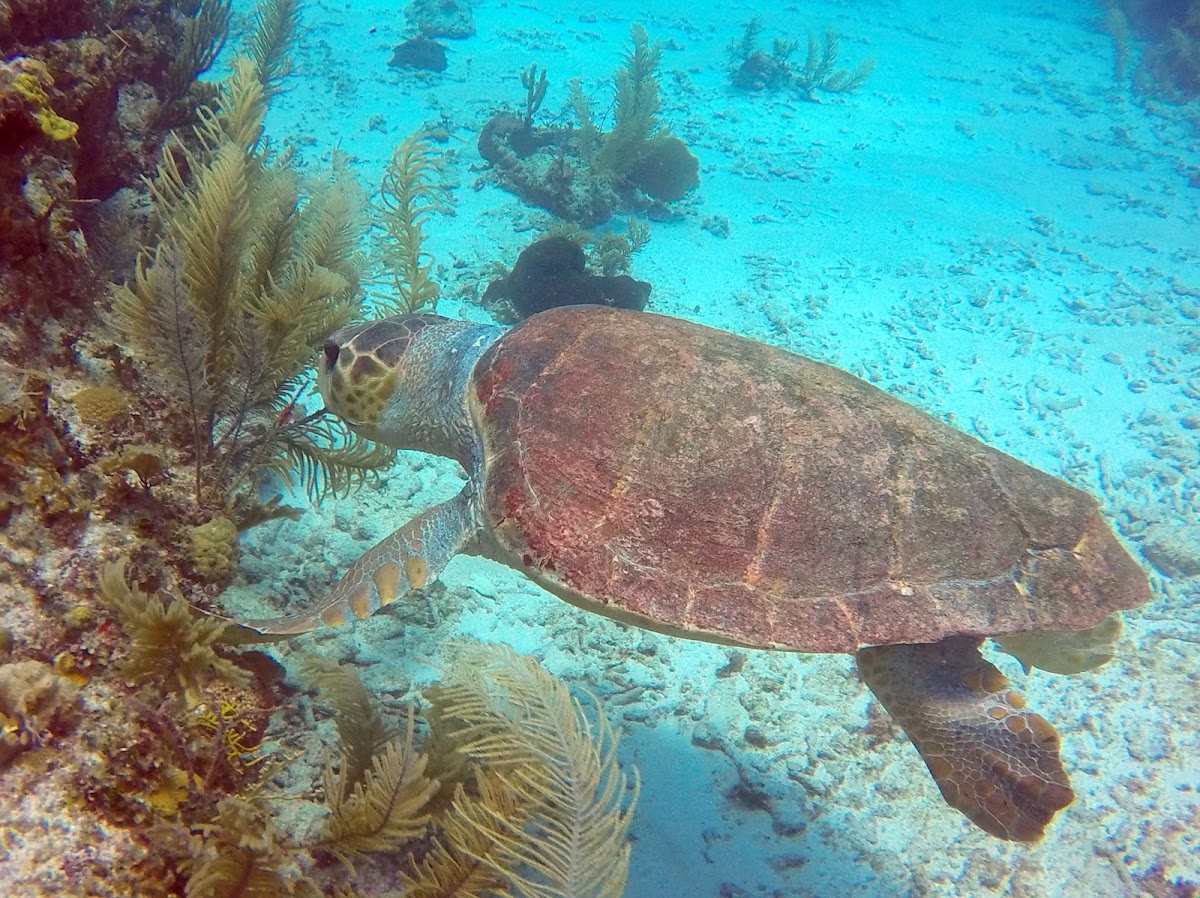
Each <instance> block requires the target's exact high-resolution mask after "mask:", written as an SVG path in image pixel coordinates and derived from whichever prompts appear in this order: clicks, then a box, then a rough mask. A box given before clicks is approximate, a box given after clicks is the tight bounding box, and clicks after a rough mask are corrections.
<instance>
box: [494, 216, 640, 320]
mask: <svg viewBox="0 0 1200 898" xmlns="http://www.w3.org/2000/svg"><path fill="white" fill-rule="evenodd" d="M615 241H621V242H623V243H624V246H625V250H624V253H621V251H620V249H618V248H617V247H615V246H612V243H613V242H615ZM633 251H634V246H633V244H632V243H631V242H630V241H629V240H627V239H626V238H624V237H621V236H620V235H614V240H613V241H609V248H608V249H607V250H605V249H603V248H602V254H603V255H602V258H604V259H605V261H604V262H602V264H603V265H604V266H605V269H606V273H604V274H590V273H588V271H587V270H586V268H587V257H586V255H585V254H584V251H583V248H582V247H581V246H580V245H579V244H578V243H577V242H576V241H575V240H572V239H571V238H569V237H564V236H551V237H545V238H543V239H541V240H538V241H536V242H534V243H532V244H530V245H529V246H527V247H526V248H525V249H524V250H522V251H521V255H520V256H518V257H517V262H516V264H515V265H514V266H513V270H512V271H511V272H510V273H508V274H507V275H505V276H504V277H502V278H498V279H496V280H494V281H492V282H491V283H490V284H488V287H487V290H486V291H484V294H483V302H484V305H485V306H488V307H489V308H492V309H493V310H495V309H496V304H497V303H498V302H499V301H501V300H505V301H507V302H508V303H509V304H510V305H511V307H512V309H513V311H514V312H515V317H516V318H517V319H518V320H519V319H521V318H528V317H529V316H530V315H533V314H536V313H537V312H544V311H546V310H547V309H554V308H557V307H559V306H568V305H580V304H595V305H603V306H612V307H616V308H620V309H637V310H639V311H640V310H642V309H644V308H645V307H646V302H647V300H648V299H649V298H650V285H649V284H648V283H646V282H645V281H638V280H634V279H633V278H632V277H630V276H629V275H627V274H612V273H609V272H610V271H611V270H613V269H614V268H616V267H618V266H621V265H622V264H623V265H624V266H626V267H627V266H628V261H629V255H630V254H631V252H633ZM618 259H619V260H620V261H618ZM610 266H611V267H610ZM502 317H508V316H502Z"/></svg>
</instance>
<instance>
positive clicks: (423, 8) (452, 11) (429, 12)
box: [404, 0, 475, 38]
mask: <svg viewBox="0 0 1200 898" xmlns="http://www.w3.org/2000/svg"><path fill="white" fill-rule="evenodd" d="M404 18H405V20H406V21H407V22H408V24H409V26H411V27H412V28H415V29H416V30H417V31H419V32H420V33H421V36H422V37H448V38H464V37H470V36H471V35H473V34H474V33H475V16H474V13H473V12H472V11H471V6H470V4H469V3H463V2H460V0H413V2H412V3H410V4H408V6H406V7H405V8H404Z"/></svg>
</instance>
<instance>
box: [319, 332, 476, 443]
mask: <svg viewBox="0 0 1200 898" xmlns="http://www.w3.org/2000/svg"><path fill="white" fill-rule="evenodd" d="M497 334H498V331H496V329H495V328H490V327H482V326H480V325H474V324H469V323H467V322H462V321H452V320H450V319H448V318H442V317H440V316H438V315H397V316H395V317H392V318H383V319H380V320H378V321H368V322H365V323H363V324H352V325H350V326H349V327H344V328H342V329H341V330H338V331H335V332H334V333H332V334H330V335H329V337H328V339H326V340H325V343H324V344H323V346H322V348H321V359H320V362H319V364H318V372H317V388H318V389H319V390H320V392H321V398H322V399H323V400H324V401H325V407H326V408H327V409H329V410H330V411H331V412H333V413H334V414H336V415H338V416H339V417H341V418H343V419H344V420H345V421H346V423H347V424H349V425H350V429H351V430H353V431H354V432H355V433H357V434H359V435H360V436H363V437H366V438H367V439H369V440H374V441H375V442H378V443H383V444H384V445H387V446H391V447H393V448H396V449H417V450H419V451H422V452H431V453H434V454H437V455H447V456H449V457H451V458H459V459H461V458H463V457H464V448H463V446H462V445H461V443H462V441H463V440H464V439H470V435H469V434H468V433H465V432H464V428H465V429H467V430H469V429H470V421H469V418H466V417H465V416H466V409H465V403H464V399H465V396H464V391H465V389H466V383H467V379H468V378H469V377H470V373H471V368H472V367H473V366H474V364H475V360H476V359H477V358H478V357H479V355H480V354H481V353H482V351H483V349H484V348H486V346H487V345H488V344H490V343H491V341H492V340H494V339H495V336H496V335H497ZM472 347H478V349H477V351H475V352H471V351H469V350H470V349H471V348H472Z"/></svg>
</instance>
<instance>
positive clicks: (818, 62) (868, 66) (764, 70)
mask: <svg viewBox="0 0 1200 898" xmlns="http://www.w3.org/2000/svg"><path fill="white" fill-rule="evenodd" d="M762 30H763V24H762V20H761V19H759V18H758V17H757V16H756V17H754V18H751V19H750V20H748V21H747V22H746V24H745V26H744V30H743V33H742V36H741V37H740V38H737V39H735V40H733V41H730V43H729V48H728V52H729V66H728V70H729V79H730V81H731V82H732V83H733V85H734V86H735V87H741V88H748V89H751V90H761V89H763V88H783V87H788V86H792V87H795V88H797V89H798V90H799V91H800V92H801V93H802V94H803V95H804V97H805V99H808V100H814V99H816V95H817V92H818V91H821V92H824V93H843V94H844V93H853V92H854V91H856V90H858V89H859V88H860V87H862V85H863V82H864V81H866V80H867V77H868V76H869V75H870V74H871V72H873V71H874V70H875V60H874V59H871V58H867V59H864V60H863V61H862V62H860V63H859V64H858V66H857V67H856V68H854V69H844V68H838V65H837V63H838V52H839V49H840V44H841V41H840V40H839V38H838V35H837V32H836V31H834V30H832V29H830V30H828V31H826V32H825V34H824V35H823V36H822V37H820V38H818V37H817V36H816V35H815V34H813V33H812V32H809V35H808V55H807V56H806V57H805V60H804V65H803V66H802V67H800V68H797V67H795V66H793V65H792V64H791V58H792V55H793V54H794V53H795V52H796V50H798V49H799V47H800V43H799V41H794V40H789V39H786V38H778V37H777V38H775V40H774V42H773V44H772V46H771V50H770V52H767V51H765V50H763V49H761V48H759V46H758V37H759V35H760V34H761V33H762Z"/></svg>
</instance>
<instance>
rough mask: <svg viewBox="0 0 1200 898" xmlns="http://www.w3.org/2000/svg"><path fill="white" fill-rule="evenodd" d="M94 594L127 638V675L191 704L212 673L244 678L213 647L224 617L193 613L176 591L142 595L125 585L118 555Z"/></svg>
mask: <svg viewBox="0 0 1200 898" xmlns="http://www.w3.org/2000/svg"><path fill="white" fill-rule="evenodd" d="M100 594H101V596H102V598H103V600H104V603H105V604H106V605H107V606H108V608H109V609H110V610H111V611H112V612H113V613H114V614H115V615H116V616H117V620H118V621H119V622H120V624H121V629H122V630H124V631H125V635H126V636H128V637H129V643H128V649H127V653H126V655H125V658H124V659H123V661H122V664H121V669H122V671H123V672H124V674H125V675H126V676H128V677H129V678H130V679H133V680H141V681H152V682H155V683H160V684H162V686H163V688H164V689H165V690H166V691H168V692H179V693H182V695H183V697H184V699H185V700H186V701H187V703H188V704H189V705H193V706H194V705H198V704H199V703H200V702H201V701H203V697H204V685H205V683H207V682H209V681H210V680H212V679H213V678H218V677H220V678H225V679H227V680H230V681H231V682H234V683H239V684H242V685H245V684H246V683H248V682H249V678H248V677H247V674H246V672H245V671H243V670H242V669H241V668H240V667H238V666H237V665H236V664H234V663H233V662H232V661H229V660H228V659H226V658H222V657H221V656H220V655H218V654H217V652H216V649H215V646H216V644H217V643H218V641H219V640H220V638H221V634H222V632H224V630H225V624H224V622H222V621H220V620H218V619H216V618H212V617H199V616H196V615H194V614H193V613H192V610H191V608H190V607H189V606H188V603H187V602H185V601H184V600H183V599H181V598H179V597H178V596H165V597H164V596H162V595H160V594H155V595H152V596H148V595H146V594H145V593H144V592H142V591H141V590H140V589H139V588H138V587H136V586H130V585H129V583H128V582H127V581H126V580H125V561H124V560H123V559H122V560H121V561H117V562H114V563H112V564H108V565H105V567H104V568H103V570H101V572H100Z"/></svg>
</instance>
